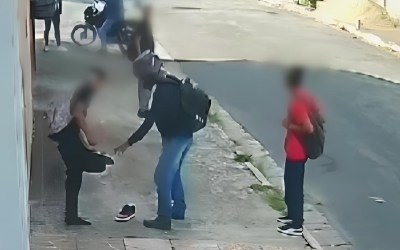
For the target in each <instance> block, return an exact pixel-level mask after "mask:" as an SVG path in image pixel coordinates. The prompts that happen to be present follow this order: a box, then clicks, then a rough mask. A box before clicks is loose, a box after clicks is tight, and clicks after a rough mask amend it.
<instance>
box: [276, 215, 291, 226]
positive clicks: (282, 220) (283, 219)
mask: <svg viewBox="0 0 400 250" xmlns="http://www.w3.org/2000/svg"><path fill="white" fill-rule="evenodd" d="M278 222H280V223H284V224H288V223H292V219H290V218H289V216H283V217H279V218H278Z"/></svg>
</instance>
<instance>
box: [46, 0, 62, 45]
mask: <svg viewBox="0 0 400 250" xmlns="http://www.w3.org/2000/svg"><path fill="white" fill-rule="evenodd" d="M54 6H55V11H54V14H53V16H52V17H51V18H46V19H45V20H44V23H45V30H44V48H43V50H44V51H45V52H47V51H49V33H50V29H51V24H52V23H53V27H54V36H55V38H56V44H57V48H58V49H59V50H65V48H64V47H62V46H61V36H60V16H61V14H62V0H54Z"/></svg>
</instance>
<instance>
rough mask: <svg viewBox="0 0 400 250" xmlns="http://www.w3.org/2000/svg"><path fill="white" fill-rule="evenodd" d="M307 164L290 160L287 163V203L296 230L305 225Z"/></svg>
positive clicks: (285, 177)
mask: <svg viewBox="0 0 400 250" xmlns="http://www.w3.org/2000/svg"><path fill="white" fill-rule="evenodd" d="M305 163H306V161H291V160H289V159H286V163H285V176H284V180H285V203H286V206H287V209H288V216H289V218H290V219H291V220H292V221H293V222H292V226H293V227H294V228H300V227H301V226H302V225H303V213H304V211H303V210H304V208H303V206H304V171H305Z"/></svg>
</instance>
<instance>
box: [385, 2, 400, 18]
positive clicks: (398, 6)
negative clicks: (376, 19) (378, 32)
mask: <svg viewBox="0 0 400 250" xmlns="http://www.w3.org/2000/svg"><path fill="white" fill-rule="evenodd" d="M386 9H387V11H388V12H389V14H390V15H391V16H393V17H395V18H397V19H400V0H386Z"/></svg>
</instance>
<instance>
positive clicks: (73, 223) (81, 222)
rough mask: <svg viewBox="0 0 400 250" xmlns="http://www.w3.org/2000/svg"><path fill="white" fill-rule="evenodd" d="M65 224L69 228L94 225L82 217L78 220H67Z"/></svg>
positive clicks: (77, 218)
mask: <svg viewBox="0 0 400 250" xmlns="http://www.w3.org/2000/svg"><path fill="white" fill-rule="evenodd" d="M65 224H67V225H68V226H90V225H92V223H90V222H89V221H86V220H84V219H82V218H80V217H76V218H65Z"/></svg>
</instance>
